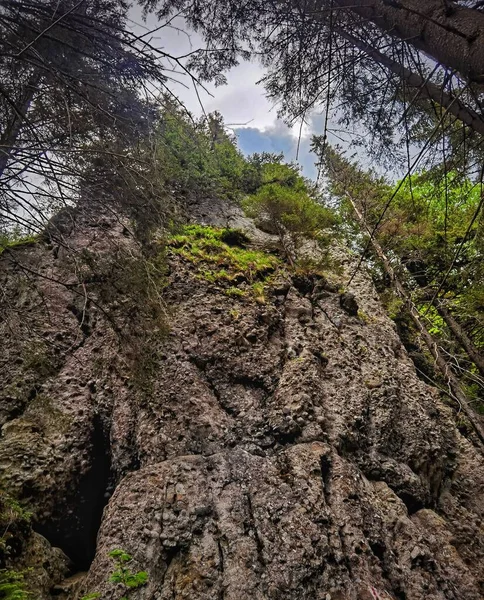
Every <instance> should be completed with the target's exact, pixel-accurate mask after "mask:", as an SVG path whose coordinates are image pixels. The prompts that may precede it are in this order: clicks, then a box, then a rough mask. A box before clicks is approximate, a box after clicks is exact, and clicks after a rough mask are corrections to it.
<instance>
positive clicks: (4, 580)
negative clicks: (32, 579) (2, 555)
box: [0, 569, 31, 600]
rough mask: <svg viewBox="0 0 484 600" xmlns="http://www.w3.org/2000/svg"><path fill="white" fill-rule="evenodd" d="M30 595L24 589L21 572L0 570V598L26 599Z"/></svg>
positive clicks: (3, 599) (8, 599) (5, 599)
mask: <svg viewBox="0 0 484 600" xmlns="http://www.w3.org/2000/svg"><path fill="white" fill-rule="evenodd" d="M30 596H31V595H30V594H29V593H28V592H27V591H26V590H25V583H24V575H23V573H22V572H18V571H12V570H9V569H1V570H0V600H28V598H29V597H30Z"/></svg>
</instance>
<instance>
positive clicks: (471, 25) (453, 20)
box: [314, 0, 484, 84]
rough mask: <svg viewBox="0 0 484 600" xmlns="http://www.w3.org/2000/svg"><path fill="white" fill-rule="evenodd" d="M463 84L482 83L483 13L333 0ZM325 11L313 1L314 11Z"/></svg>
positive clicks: (442, 2)
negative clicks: (418, 52)
mask: <svg viewBox="0 0 484 600" xmlns="http://www.w3.org/2000/svg"><path fill="white" fill-rule="evenodd" d="M333 3H334V6H335V7H336V8H347V9H348V10H349V11H351V12H353V13H355V14H356V15H358V16H359V17H362V18H363V19H365V20H368V21H371V22H372V23H374V24H375V25H376V26H377V27H379V28H380V29H382V30H383V31H384V32H385V33H386V34H388V35H391V36H393V37H396V38H399V39H401V40H404V41H406V42H408V43H409V44H412V45H413V46H415V48H417V49H418V50H421V51H422V52H425V54H427V55H428V56H429V57H431V58H433V59H434V60H435V61H437V62H439V63H440V64H442V65H443V66H445V67H448V68H449V69H451V70H453V71H457V72H458V73H459V74H460V75H461V77H463V78H464V79H465V80H467V81H469V82H473V83H478V84H483V83H484V13H482V12H480V11H478V10H475V9H471V8H465V7H463V6H458V5H457V4H455V2H449V1H446V0H426V1H425V2H422V1H421V0H333ZM325 8H327V7H326V3H323V2H322V1H321V0H317V1H316V2H315V4H314V10H316V11H317V10H323V9H325Z"/></svg>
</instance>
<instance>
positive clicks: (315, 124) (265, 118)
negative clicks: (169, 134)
mask: <svg viewBox="0 0 484 600" xmlns="http://www.w3.org/2000/svg"><path fill="white" fill-rule="evenodd" d="M131 17H132V22H131V25H132V27H133V30H134V31H135V32H136V33H137V35H144V34H145V33H146V32H148V31H151V30H153V29H155V27H156V26H157V25H158V22H157V20H156V18H155V17H154V16H153V15H150V16H148V19H147V21H146V22H143V19H142V15H141V11H140V9H139V7H137V6H134V7H133V8H132V11H131ZM147 39H148V40H149V42H150V44H152V45H153V46H156V47H158V48H159V49H161V50H163V51H164V52H167V53H169V54H171V55H172V56H182V55H185V54H186V53H187V52H189V51H192V50H194V49H195V48H199V47H203V41H202V39H201V38H200V36H198V35H197V34H196V33H194V32H190V31H188V30H186V27H185V24H184V22H183V21H181V20H180V22H178V21H176V20H175V21H174V22H173V27H167V28H163V29H162V30H161V31H160V32H158V33H156V34H154V35H152V34H148V37H147ZM167 66H170V65H169V64H167ZM171 66H174V65H171ZM263 74H264V71H263V70H262V68H261V67H260V65H259V64H258V63H257V62H241V63H240V64H239V65H238V66H237V67H235V68H233V69H231V70H230V71H229V72H228V73H227V74H226V75H227V85H224V86H220V87H215V86H214V85H212V84H208V85H206V89H202V88H199V89H198V91H199V94H198V95H197V94H196V92H195V90H194V87H193V82H192V81H191V80H190V78H189V77H188V76H187V75H186V74H185V75H184V74H182V73H179V74H176V75H174V79H175V80H176V81H170V83H169V87H170V89H171V90H172V91H173V93H175V94H176V95H177V96H178V98H179V99H180V100H181V101H182V102H183V103H184V105H185V106H186V108H187V109H188V110H189V111H190V112H191V113H192V114H193V115H195V116H196V117H199V116H201V115H203V113H204V112H205V113H210V112H214V111H219V112H220V113H221V114H222V115H223V117H224V121H225V124H226V125H227V126H228V128H229V129H230V130H231V131H233V132H235V133H236V135H237V138H238V144H239V148H240V149H241V151H242V152H243V153H244V154H252V153H254V152H264V151H266V152H275V153H279V152H283V153H284V157H285V160H286V161H288V162H291V161H295V160H296V154H297V146H298V135H299V124H297V125H296V126H295V127H294V128H293V129H290V128H289V127H287V126H286V125H285V124H284V123H283V122H282V121H281V120H280V119H278V118H277V106H274V105H273V104H271V103H270V102H269V101H268V100H267V98H266V96H265V91H264V88H263V87H262V86H261V85H258V83H257V82H258V81H259V80H260V79H261V77H262V76H263ZM201 104H202V105H203V109H202V106H201ZM322 122H323V118H322V117H321V116H319V115H314V116H312V117H311V118H310V120H309V123H308V125H307V126H304V128H303V130H302V133H303V135H302V137H301V141H300V146H299V156H298V163H299V164H300V166H301V168H302V172H303V174H304V175H305V176H306V177H310V178H313V179H315V178H316V176H317V171H316V168H315V166H314V162H315V156H314V155H312V154H311V153H310V152H309V146H310V143H311V134H312V133H316V134H321V133H322V130H323V127H322Z"/></svg>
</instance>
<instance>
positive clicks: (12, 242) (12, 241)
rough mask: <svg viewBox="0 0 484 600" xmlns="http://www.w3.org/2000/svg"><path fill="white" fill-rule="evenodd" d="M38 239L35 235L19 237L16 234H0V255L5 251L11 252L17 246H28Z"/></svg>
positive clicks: (19, 235)
mask: <svg viewBox="0 0 484 600" xmlns="http://www.w3.org/2000/svg"><path fill="white" fill-rule="evenodd" d="M38 239H39V236H37V235H21V234H19V233H17V232H13V233H11V234H0V254H2V252H4V251H5V250H11V249H12V248H17V247H19V246H30V245H32V244H35V243H36V242H37V241H38Z"/></svg>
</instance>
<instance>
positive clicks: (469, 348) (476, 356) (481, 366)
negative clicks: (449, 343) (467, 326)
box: [437, 302, 484, 377]
mask: <svg viewBox="0 0 484 600" xmlns="http://www.w3.org/2000/svg"><path fill="white" fill-rule="evenodd" d="M437 311H438V312H439V314H440V316H441V317H442V318H443V319H444V321H445V322H446V324H447V326H448V328H449V329H450V330H451V331H452V333H453V334H454V336H455V337H456V339H457V341H458V342H459V344H460V345H461V346H462V348H464V350H465V351H466V352H467V354H468V355H469V358H470V359H471V360H472V362H473V363H474V364H475V365H476V367H477V370H478V371H479V373H480V374H481V376H482V377H484V357H483V356H482V354H481V353H480V352H479V350H478V349H477V348H476V347H475V346H474V344H473V343H472V340H471V339H470V338H469V337H468V335H467V334H466V332H465V331H464V330H463V329H462V327H461V326H460V325H459V323H458V322H457V321H456V320H455V318H454V316H453V315H452V313H451V312H450V311H449V310H448V309H447V307H446V306H445V305H444V304H442V303H441V302H439V303H438V304H437Z"/></svg>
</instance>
